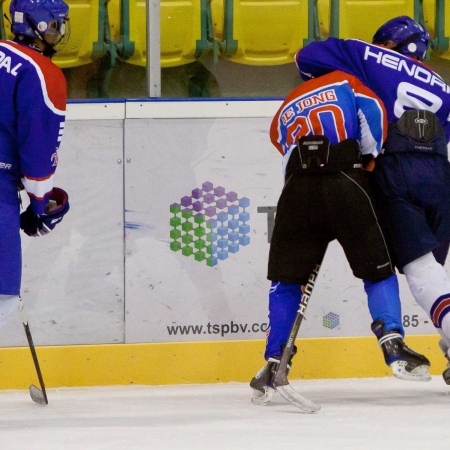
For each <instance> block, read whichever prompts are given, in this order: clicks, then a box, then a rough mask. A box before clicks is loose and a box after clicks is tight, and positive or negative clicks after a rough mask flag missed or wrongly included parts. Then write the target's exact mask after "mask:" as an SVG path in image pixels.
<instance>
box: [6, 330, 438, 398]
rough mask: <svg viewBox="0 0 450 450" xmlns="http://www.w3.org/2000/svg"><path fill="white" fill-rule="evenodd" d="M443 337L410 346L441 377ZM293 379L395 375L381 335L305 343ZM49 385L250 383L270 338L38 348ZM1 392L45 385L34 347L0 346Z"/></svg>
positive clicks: (419, 340)
mask: <svg viewBox="0 0 450 450" xmlns="http://www.w3.org/2000/svg"><path fill="white" fill-rule="evenodd" d="M437 342H438V338H437V336H434V335H433V336H429V335H426V336H423V335H416V336H410V337H408V339H407V343H408V344H409V345H410V346H411V347H412V348H414V349H415V350H416V351H419V352H421V353H423V354H425V355H426V356H427V357H428V358H429V359H430V361H431V369H430V373H431V374H432V375H440V374H441V373H442V371H443V370H444V369H445V359H444V358H443V356H442V354H441V353H440V351H439V349H438V345H437ZM297 346H298V354H297V355H296V357H295V359H294V363H293V369H292V372H291V374H290V377H289V378H290V379H291V380H295V379H323V378H364V377H368V378H372V377H374V378H377V377H385V376H392V373H391V370H390V369H389V368H388V367H387V366H386V365H385V364H384V361H383V358H382V354H381V351H380V349H379V348H378V345H377V342H376V340H375V338H374V337H370V338H369V337H361V338H351V337H350V338H333V339H328V338H318V339H312V338H306V339H301V340H297ZM37 353H38V357H39V361H40V363H41V369H42V373H43V377H44V380H45V383H46V386H47V387H49V388H51V387H53V388H55V387H63V386H102V385H130V384H142V385H170V384H192V383H194V384H195V383H197V384H204V383H227V382H233V381H234V382H249V381H250V380H251V378H252V377H253V376H254V375H255V374H256V372H257V371H258V370H259V369H260V368H261V367H262V365H263V364H264V363H265V361H264V359H263V353H264V341H255V340H247V341H223V342H197V343H192V342H189V343H164V344H117V345H114V344H112V345H98V346H97V345H84V346H68V347H65V346H61V347H54V346H49V347H41V348H38V349H37ZM0 367H1V371H2V383H1V389H26V388H28V386H29V385H30V384H36V385H38V381H37V377H36V373H35V371H34V366H33V363H32V360H31V356H30V352H29V350H28V349H27V348H23V347H20V348H4V349H0Z"/></svg>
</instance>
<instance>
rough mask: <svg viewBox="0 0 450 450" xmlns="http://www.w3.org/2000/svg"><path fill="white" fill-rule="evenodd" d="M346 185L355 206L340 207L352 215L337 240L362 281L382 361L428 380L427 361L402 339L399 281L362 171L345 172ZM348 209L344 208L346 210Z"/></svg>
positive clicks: (399, 372)
mask: <svg viewBox="0 0 450 450" xmlns="http://www.w3.org/2000/svg"><path fill="white" fill-rule="evenodd" d="M344 175H345V176H346V177H347V179H348V181H349V185H348V188H347V195H346V197H347V198H349V199H353V204H354V205H358V210H357V211H355V210H354V209H353V207H352V206H350V207H349V208H345V205H344V207H343V209H342V213H343V214H344V217H347V218H349V217H351V219H348V220H347V224H346V225H345V226H343V227H341V229H340V233H339V237H338V240H339V242H340V243H341V245H342V246H343V248H344V251H345V254H346V256H347V259H348V261H349V263H350V266H351V268H352V270H353V274H354V275H355V276H356V277H357V278H361V279H363V280H364V288H365V291H366V294H367V299H368V306H369V311H370V313H371V316H372V319H373V323H372V331H373V332H374V334H375V336H376V337H377V339H378V343H379V346H380V348H381V350H382V352H383V356H384V359H385V362H386V364H387V365H388V366H390V367H391V369H392V372H393V374H394V375H395V376H396V377H397V378H401V379H406V380H420V381H425V380H429V379H430V375H429V372H428V368H429V366H430V362H429V361H428V359H427V358H425V357H424V356H422V355H420V354H418V353H416V352H414V351H413V350H411V349H410V348H409V347H408V346H407V345H406V344H405V342H404V340H403V336H404V330H403V326H402V315H401V304H400V296H399V287H398V280H397V277H396V275H395V274H394V269H393V267H392V264H391V261H390V255H389V252H388V249H387V245H386V241H385V237H384V234H383V231H382V229H381V226H380V223H379V221H378V217H377V215H376V213H375V208H374V206H373V200H372V196H371V190H370V186H369V184H368V180H367V178H366V177H365V175H364V174H361V173H358V172H357V173H347V174H344ZM346 209H347V210H346Z"/></svg>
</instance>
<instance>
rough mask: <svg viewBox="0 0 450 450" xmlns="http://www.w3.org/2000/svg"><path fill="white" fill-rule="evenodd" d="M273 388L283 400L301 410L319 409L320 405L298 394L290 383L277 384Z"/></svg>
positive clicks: (312, 411)
mask: <svg viewBox="0 0 450 450" xmlns="http://www.w3.org/2000/svg"><path fill="white" fill-rule="evenodd" d="M275 389H276V390H277V392H279V393H280V395H281V396H282V397H283V398H284V399H285V400H287V401H288V402H289V403H291V404H292V405H294V406H296V407H297V408H299V409H301V410H303V411H306V412H308V413H315V412H317V411H320V405H318V404H316V403H314V402H312V401H311V400H309V399H307V398H306V397H303V395H300V394H299V393H298V392H297V391H296V390H295V389H294V388H293V387H292V386H291V385H290V384H287V385H285V386H277V387H276V388H275Z"/></svg>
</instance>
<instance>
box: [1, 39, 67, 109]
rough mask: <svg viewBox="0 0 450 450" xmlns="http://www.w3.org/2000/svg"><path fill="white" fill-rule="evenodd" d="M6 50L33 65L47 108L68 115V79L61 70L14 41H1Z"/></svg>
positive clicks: (47, 59) (43, 57)
mask: <svg viewBox="0 0 450 450" xmlns="http://www.w3.org/2000/svg"><path fill="white" fill-rule="evenodd" d="M0 48H4V49H5V50H8V51H10V52H12V53H14V54H15V55H17V56H19V57H20V58H22V59H24V60H25V61H27V62H28V63H29V64H30V65H32V66H33V67H34V69H35V71H36V74H37V76H38V78H39V81H40V84H41V89H42V95H43V98H44V102H45V104H46V106H47V107H48V108H49V109H50V110H51V111H52V112H53V113H55V114H57V115H59V116H65V114H66V79H65V78H64V75H63V73H62V71H61V69H60V68H59V67H58V66H56V65H55V64H54V63H53V62H52V61H51V60H50V59H49V58H47V57H45V56H43V55H42V54H41V53H39V52H37V51H36V50H33V49H31V48H28V47H26V46H24V45H20V44H17V43H16V42H13V41H1V42H0Z"/></svg>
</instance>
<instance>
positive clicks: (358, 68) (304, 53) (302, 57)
mask: <svg viewBox="0 0 450 450" xmlns="http://www.w3.org/2000/svg"><path fill="white" fill-rule="evenodd" d="M366 45H367V44H366V43H364V42H362V41H358V40H355V39H346V40H344V39H337V38H328V39H326V40H325V41H315V42H312V43H310V44H308V45H307V46H306V47H303V48H302V49H300V50H299V51H298V52H297V53H296V55H295V63H296V64H297V68H298V70H299V72H300V76H301V77H302V79H303V80H308V79H310V78H316V77H319V76H320V75H325V74H327V73H329V72H332V71H333V70H341V71H343V72H346V73H349V74H351V75H353V76H356V77H358V78H359V79H360V80H362V81H363V82H364V81H365V78H366V75H365V67H364V65H363V58H360V57H359V56H358V55H359V54H360V52H361V51H364V46H366Z"/></svg>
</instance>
